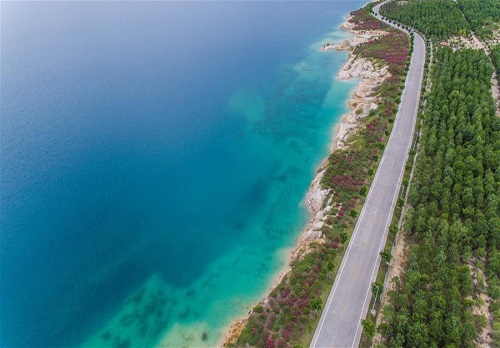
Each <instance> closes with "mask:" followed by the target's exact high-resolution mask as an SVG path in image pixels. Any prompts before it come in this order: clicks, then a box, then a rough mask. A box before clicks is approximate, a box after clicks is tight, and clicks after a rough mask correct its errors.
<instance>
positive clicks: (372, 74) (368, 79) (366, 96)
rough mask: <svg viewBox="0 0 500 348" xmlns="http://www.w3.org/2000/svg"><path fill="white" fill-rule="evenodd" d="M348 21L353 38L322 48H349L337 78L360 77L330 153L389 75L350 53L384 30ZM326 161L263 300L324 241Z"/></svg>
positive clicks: (372, 105) (235, 325)
mask: <svg viewBox="0 0 500 348" xmlns="http://www.w3.org/2000/svg"><path fill="white" fill-rule="evenodd" d="M349 20H350V17H348V18H347V19H346V21H345V22H344V23H342V25H341V26H340V29H342V30H349V31H350V32H351V33H352V34H353V37H352V38H350V39H348V40H344V41H343V42H342V43H341V44H327V45H325V46H323V48H322V50H323V51H328V50H330V49H334V50H349V51H350V54H349V58H348V60H347V61H346V62H345V64H344V65H343V66H342V68H341V69H340V71H339V72H338V74H337V79H338V80H341V81H346V80H351V79H360V82H359V83H358V84H357V85H356V87H355V88H354V91H353V92H352V94H351V97H350V99H349V100H348V101H347V105H348V106H349V112H348V113H346V114H344V115H343V116H342V118H341V121H340V123H339V124H337V125H336V126H335V128H334V129H333V136H332V143H331V146H330V149H331V151H332V152H333V151H335V150H337V149H344V148H346V142H347V140H348V138H349V137H350V136H351V135H352V134H354V133H355V132H356V129H357V128H358V125H359V120H360V119H362V118H364V117H366V116H367V115H368V114H369V113H370V111H371V110H372V109H376V108H377V102H378V97H377V96H375V95H374V93H373V91H374V89H375V88H377V87H378V86H379V85H380V84H381V83H382V82H383V81H384V80H385V79H386V78H387V77H388V76H389V72H388V67H387V66H385V67H379V66H374V65H373V64H372V63H371V62H370V61H368V60H366V59H363V58H358V57H356V56H355V55H354V54H353V51H354V48H355V47H356V46H357V45H359V44H361V43H363V42H367V41H369V40H371V39H372V38H374V37H378V36H381V35H384V34H385V33H386V32H384V31H356V30H354V26H355V25H354V24H353V23H351V22H350V21H349ZM327 164H328V162H327V159H326V158H325V159H324V160H323V161H322V162H321V165H320V167H319V169H318V170H317V172H316V175H315V177H314V179H313V181H312V183H311V185H310V186H309V190H308V192H307V193H306V195H305V198H304V204H306V206H307V207H308V209H309V212H310V216H311V218H310V220H309V223H308V224H307V227H306V228H305V229H304V230H303V231H302V233H301V234H300V236H299V238H298V240H297V243H296V245H295V247H294V248H291V249H289V250H287V252H286V259H287V262H286V266H285V268H284V269H283V270H282V271H281V272H279V273H278V274H277V275H276V277H275V278H274V279H273V281H272V285H271V287H270V288H269V289H268V291H267V292H266V293H265V294H264V296H263V298H264V301H266V299H265V298H266V297H267V296H268V295H269V293H270V292H271V291H272V290H273V289H274V288H275V287H276V286H278V285H279V284H280V282H281V280H282V279H283V277H284V276H286V274H287V273H288V272H289V271H290V265H291V263H292V261H293V260H295V259H300V258H302V257H303V256H304V255H306V254H307V253H308V252H309V250H310V245H311V243H322V242H323V239H322V232H321V228H322V227H323V225H324V224H325V219H326V218H327V216H328V212H330V210H332V209H334V207H332V206H331V205H330V203H331V200H332V198H331V197H332V195H333V194H334V192H333V191H332V192H330V190H326V189H323V188H322V187H321V180H322V179H323V175H324V173H325V171H326V167H327ZM255 305H257V303H255V304H254V306H255ZM254 306H252V307H254ZM247 318H248V316H245V317H242V318H238V319H236V320H234V321H233V322H232V323H231V325H230V326H229V328H228V329H227V330H226V332H225V335H224V337H223V339H222V340H221V342H220V345H219V346H226V345H227V344H234V343H235V342H236V340H237V339H238V337H239V335H240V333H241V331H242V330H243V328H244V327H245V324H246V322H247V320H248V319H247Z"/></svg>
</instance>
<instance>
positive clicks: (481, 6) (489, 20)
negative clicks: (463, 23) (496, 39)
mask: <svg viewBox="0 0 500 348" xmlns="http://www.w3.org/2000/svg"><path fill="white" fill-rule="evenodd" d="M458 4H459V7H460V9H461V10H462V12H463V13H464V15H465V18H466V19H467V21H468V22H469V23H470V25H471V29H472V30H473V31H475V32H476V33H477V34H478V35H479V37H480V38H482V39H488V38H491V37H492V35H493V28H495V27H496V26H498V23H500V1H498V0H460V1H459V2H458Z"/></svg>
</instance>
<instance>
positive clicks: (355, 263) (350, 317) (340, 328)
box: [311, 5, 425, 348]
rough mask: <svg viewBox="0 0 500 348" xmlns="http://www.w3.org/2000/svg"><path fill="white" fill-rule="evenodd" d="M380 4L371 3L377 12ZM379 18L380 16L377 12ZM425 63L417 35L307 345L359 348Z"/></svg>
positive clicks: (421, 43) (402, 165) (395, 200)
mask: <svg viewBox="0 0 500 348" xmlns="http://www.w3.org/2000/svg"><path fill="white" fill-rule="evenodd" d="M379 6H380V5H378V6H376V7H374V10H375V12H376V13H378V8H379ZM378 17H379V18H380V16H378ZM424 63H425V43H424V40H423V39H422V37H421V36H420V35H418V34H417V33H415V41H414V50H413V55H412V58H411V64H410V69H409V72H408V75H407V78H406V84H405V88H404V91H403V94H402V97H401V104H400V106H399V110H398V113H397V117H396V121H395V122H394V128H393V130H392V133H391V136H390V138H389V141H388V143H387V146H386V149H385V151H384V154H383V156H382V159H381V162H380V164H379V167H378V169H377V173H376V174H375V178H374V180H373V183H372V185H371V187H370V190H369V192H368V196H367V198H366V201H365V204H364V206H363V209H362V210H361V213H360V216H359V219H358V222H357V224H356V227H355V229H354V232H353V235H352V237H351V241H350V243H349V246H348V248H347V250H346V254H345V256H344V259H343V260H342V264H341V265H340V269H339V273H338V274H337V277H336V279H335V282H334V284H333V287H332V290H331V291H330V295H329V296H328V300H327V303H326V306H325V309H324V311H323V314H322V315H321V319H320V321H319V324H318V327H317V328H316V332H315V334H314V337H313V340H312V342H311V347H336V348H337V347H357V346H358V345H359V341H360V337H361V331H362V326H361V319H364V318H365V317H366V314H367V312H368V306H369V304H370V298H371V295H372V293H371V284H372V282H374V281H375V280H376V277H377V272H378V269H379V266H380V255H379V253H380V251H382V250H383V249H384V246H385V241H386V239H387V232H388V227H389V224H390V222H391V219H392V214H393V211H394V207H395V205H396V203H397V198H398V193H399V188H400V186H401V181H402V178H403V173H404V168H405V162H406V159H407V156H408V151H409V149H410V146H411V144H412V140H413V133H414V130H415V122H416V118H417V111H418V104H419V100H420V89H421V85H422V78H423V72H424Z"/></svg>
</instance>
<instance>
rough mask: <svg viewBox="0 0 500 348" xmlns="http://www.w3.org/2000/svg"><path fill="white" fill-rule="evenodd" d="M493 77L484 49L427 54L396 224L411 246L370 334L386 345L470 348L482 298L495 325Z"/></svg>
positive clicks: (497, 216) (499, 142)
mask: <svg viewBox="0 0 500 348" xmlns="http://www.w3.org/2000/svg"><path fill="white" fill-rule="evenodd" d="M492 72H493V67H492V66H491V63H490V60H489V59H488V56H487V55H486V54H485V53H484V51H478V50H459V51H456V52H453V51H452V49H450V48H441V49H438V50H437V51H436V52H435V55H434V69H433V73H432V83H433V87H432V91H431V93H430V95H429V97H428V102H427V109H426V112H425V116H424V122H423V131H422V137H421V150H420V151H419V154H418V160H417V164H416V167H415V172H414V178H413V180H412V187H411V190H410V194H409V204H410V206H411V207H410V208H409V211H408V213H407V215H406V219H405V225H404V228H405V230H406V231H407V232H408V235H409V238H410V239H411V240H412V245H413V246H412V250H411V252H410V255H409V260H408V270H407V272H406V274H405V275H404V276H402V278H401V279H397V278H396V279H394V282H395V284H396V286H395V289H394V290H392V291H389V298H390V302H389V304H388V305H386V307H385V308H384V310H383V314H384V316H383V322H382V323H381V324H380V325H379V328H378V330H379V332H380V333H381V334H382V335H383V336H384V337H385V339H386V343H387V346H389V347H473V346H474V340H475V339H476V337H477V332H478V330H479V329H480V328H481V327H482V326H485V325H487V322H486V318H485V317H483V316H481V315H473V311H472V308H473V307H475V306H480V305H481V304H483V305H484V303H481V302H482V300H481V298H480V297H479V294H480V293H481V292H488V295H489V296H491V298H492V300H493V302H492V303H491V308H490V310H491V311H492V312H493V315H494V319H495V320H498V316H497V315H498V312H499V308H498V306H499V303H498V299H499V297H500V282H499V275H500V252H499V249H500V233H499V231H500V197H499V188H500V187H499V182H500V172H499V168H500V119H499V118H498V117H496V116H495V105H494V100H493V98H492V95H491V92H490V87H491V85H490V80H491V74H492ZM473 270H478V271H477V272H475V271H473ZM473 278H474V280H475V281H473ZM488 283H489V289H488V286H487V284H488ZM488 290H489V291H488ZM497 329H498V328H497ZM494 335H496V336H495V337H494V340H496V342H497V344H498V342H499V341H500V340H499V339H498V338H499V337H498V332H496V333H495V334H494Z"/></svg>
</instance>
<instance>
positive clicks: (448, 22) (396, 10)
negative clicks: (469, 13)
mask: <svg viewBox="0 0 500 348" xmlns="http://www.w3.org/2000/svg"><path fill="white" fill-rule="evenodd" d="M492 1H495V0H492ZM380 13H381V14H382V15H384V16H386V17H387V18H390V19H392V20H396V21H398V22H400V23H402V24H405V25H408V26H411V27H413V28H415V29H417V30H418V31H420V32H421V33H423V34H424V35H425V36H426V37H428V38H434V39H438V40H444V39H448V38H450V37H452V36H457V35H461V36H465V35H467V34H468V33H469V32H470V26H469V23H468V22H467V21H466V20H465V18H464V16H463V14H462V12H461V11H460V8H459V7H458V4H457V3H456V2H455V1H452V0H428V1H421V0H405V1H391V2H388V3H387V4H385V5H384V6H382V8H381V11H380Z"/></svg>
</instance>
